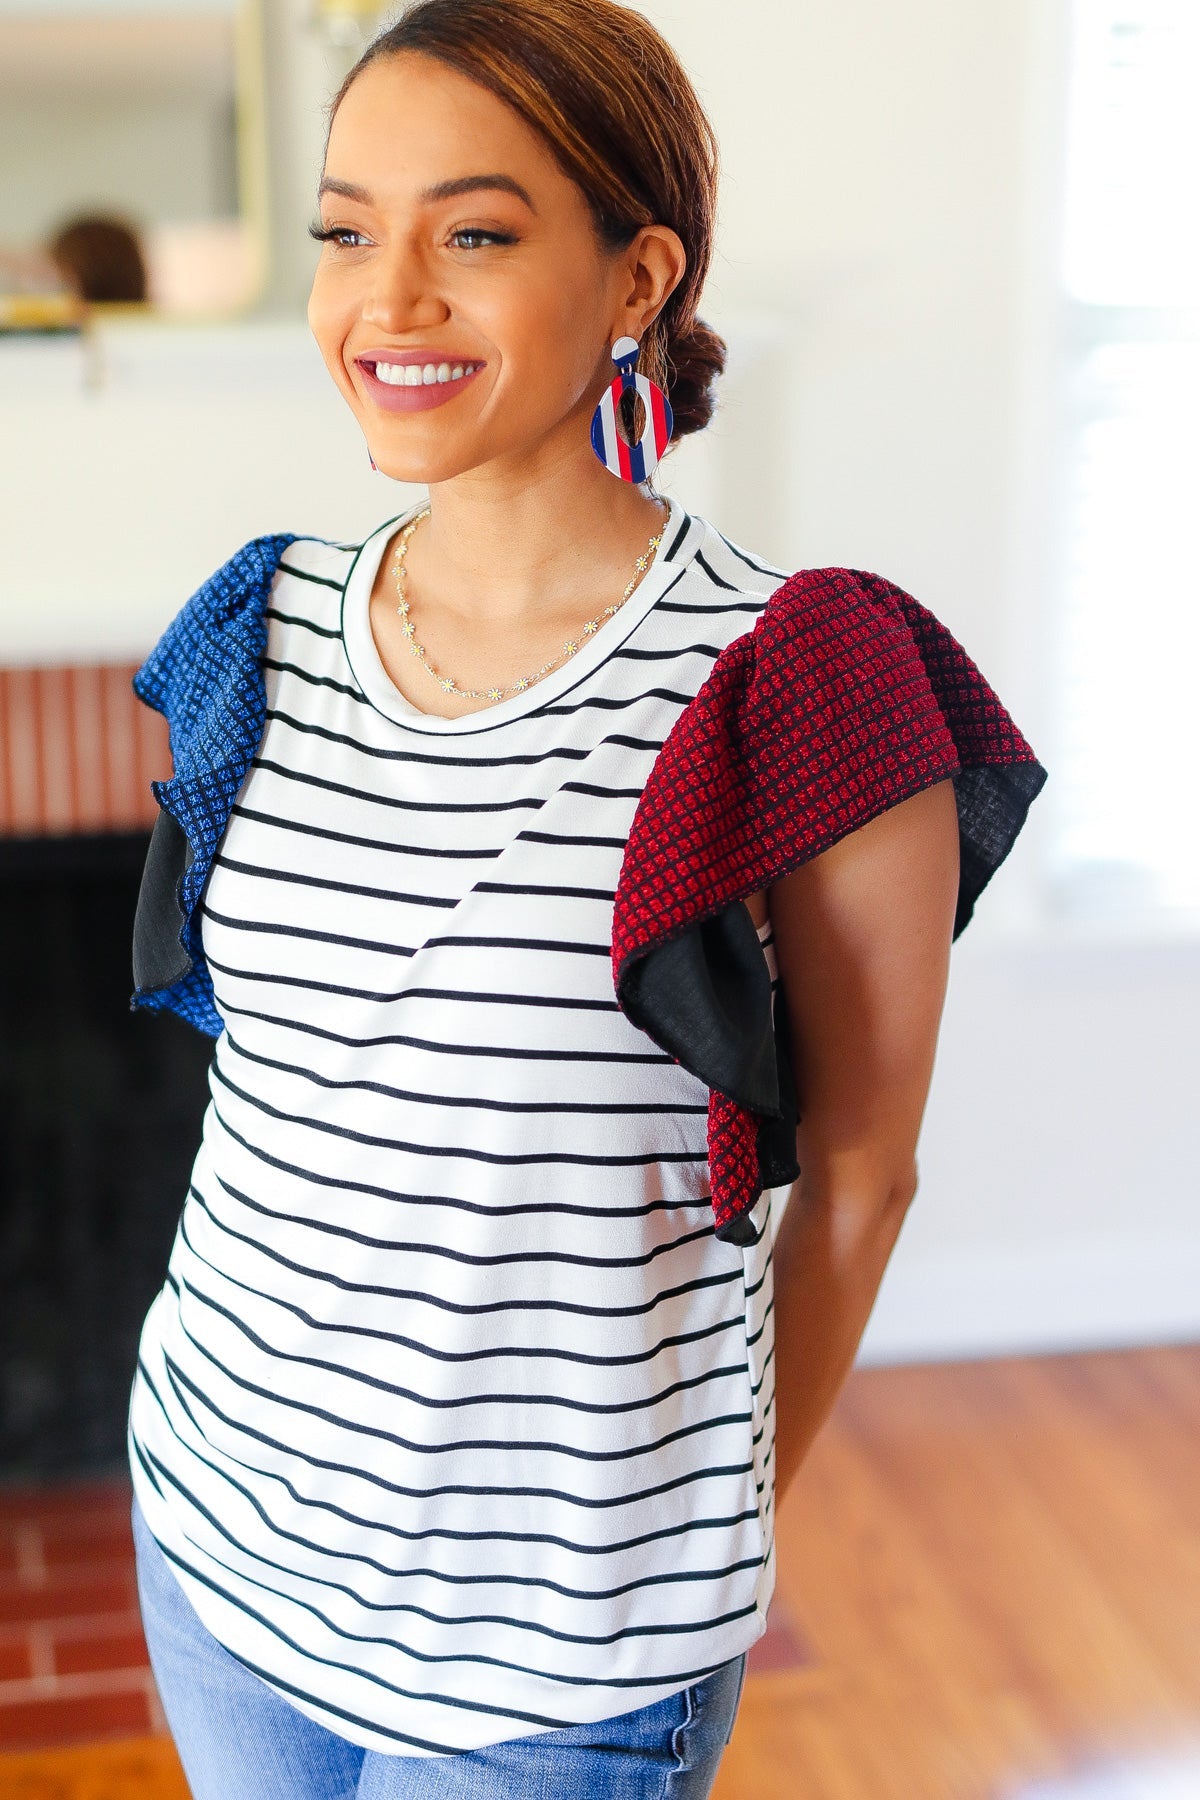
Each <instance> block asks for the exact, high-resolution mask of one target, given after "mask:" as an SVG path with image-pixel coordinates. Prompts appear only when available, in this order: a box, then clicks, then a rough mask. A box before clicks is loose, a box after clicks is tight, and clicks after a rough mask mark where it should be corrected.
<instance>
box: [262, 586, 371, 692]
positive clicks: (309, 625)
mask: <svg viewBox="0 0 1200 1800" xmlns="http://www.w3.org/2000/svg"><path fill="white" fill-rule="evenodd" d="M263 617H264V618H266V619H279V620H281V621H282V623H283V624H285V625H298V626H299V627H300V628H301V630H302V631H311V632H312V633H313V635H314V636H315V637H323V638H340V637H341V635H342V634H341V632H340V631H331V630H330V629H329V627H328V626H327V625H317V624H314V622H313V621H312V620H311V619H298V618H297V617H296V615H295V613H285V612H280V611H279V608H278V607H276V606H265V607H264V608H263ZM355 697H356V698H357V695H356V696H355Z"/></svg>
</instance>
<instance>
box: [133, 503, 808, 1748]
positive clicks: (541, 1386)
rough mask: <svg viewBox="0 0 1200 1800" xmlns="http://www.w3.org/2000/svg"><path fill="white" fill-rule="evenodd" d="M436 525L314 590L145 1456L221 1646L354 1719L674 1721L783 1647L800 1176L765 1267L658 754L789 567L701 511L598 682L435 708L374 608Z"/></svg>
mask: <svg viewBox="0 0 1200 1800" xmlns="http://www.w3.org/2000/svg"><path fill="white" fill-rule="evenodd" d="M417 510H419V509H418V507H416V506H414V507H412V508H411V509H410V510H409V511H408V512H406V513H404V514H402V515H401V516H400V517H399V518H397V519H392V520H389V521H388V522H387V523H386V524H385V525H383V526H381V527H380V529H379V530H378V531H377V532H375V533H374V534H373V535H372V536H371V537H369V538H368V539H367V540H366V542H365V543H364V544H362V545H361V546H359V547H357V548H350V549H347V548H346V547H344V546H339V545H336V544H331V543H327V542H325V541H323V540H319V539H313V538H304V539H299V540H297V541H296V542H295V543H294V544H292V545H291V546H290V547H289V548H288V550H287V552H286V554H285V557H284V565H283V567H282V568H281V570H280V571H279V573H278V575H277V576H276V578H275V582H274V586H273V588H272V592H271V599H270V605H269V610H268V635H267V650H266V660H265V676H266V692H267V721H266V727H265V730H264V733H263V736H262V738H261V740H260V743H259V746H258V750H257V754H256V755H255V757H254V760H253V763H252V766H251V768H250V769H249V771H248V773H247V775H246V779H245V781H244V783H243V785H242V787H241V789H240V791H239V794H238V797H237V800H236V803H235V805H234V808H233V812H232V815H231V817H230V820H229V824H228V826H227V828H226V831H225V834H224V836H223V838H222V840H221V844H220V847H219V849H218V853H217V856H216V859H215V863H214V865H213V868H212V872H211V874H210V876H209V880H208V883H207V886H206V889H205V892H204V895H203V898H202V903H201V904H202V932H203V943H204V949H205V955H206V957H207V959H208V963H209V966H210V969H211V972H212V978H213V984H214V994H215V1000H216V1004H217V1008H218V1010H219V1012H220V1015H221V1018H222V1019H223V1021H224V1029H223V1031H222V1033H221V1035H220V1037H219V1038H217V1040H216V1042H215V1046H214V1053H213V1061H212V1065H211V1072H210V1078H209V1083H210V1090H211V1097H210V1101H209V1105H208V1109H207V1112H206V1115H205V1119H204V1128H203V1135H202V1141H201V1144H200V1147H199V1151H198V1153H197V1156H196V1160H195V1165H194V1169H193V1172H192V1178H191V1183H190V1186H189V1189H188V1193H187V1196H186V1201H185V1204H184V1207H183V1212H182V1217H181V1220H180V1225H179V1230H178V1235H177V1238H176V1241H175V1246H174V1249H173V1251H172V1255H171V1260H170V1267H169V1273H168V1278H167V1281H166V1284H165V1286H164V1287H163V1289H162V1292H161V1293H160V1294H159V1296H158V1297H157V1299H156V1300H155V1302H154V1305H153V1306H152V1308H151V1310H150V1313H149V1316H148V1318H147V1320H146V1324H145V1328H144V1332H143V1336H142V1342H141V1353H140V1359H139V1368H138V1375H137V1379H136V1383H135V1387H134V1393H133V1400H132V1407H131V1414H130V1438H131V1452H132V1463H133V1469H134V1476H135V1484H136V1491H137V1495H138V1499H139V1501H140V1503H141V1506H142V1509H143V1511H144V1513H145V1516H146V1519H147V1521H148V1523H149V1525H150V1528H151V1530H152V1531H153V1533H154V1535H155V1537H156V1538H157V1539H158V1541H159V1543H160V1544H161V1546H162V1548H163V1550H164V1551H165V1553H166V1554H167V1556H168V1558H169V1559H170V1562H171V1564H172V1566H173V1567H174V1569H175V1571H176V1573H177V1575H178V1577H179V1579H180V1581H181V1583H182V1585H183V1587H184V1590H185V1592H186V1594H187V1596H188V1598H189V1599H190V1600H191V1602H192V1603H193V1605H194V1606H195V1608H196V1611H197V1612H198V1613H199V1615H200V1617H201V1619H202V1620H203V1622H204V1623H205V1625H206V1626H207V1627H208V1628H209V1630H210V1631H212V1632H213V1634H214V1635H215V1636H216V1638H217V1639H218V1640H219V1641H220V1642H221V1643H222V1644H224V1645H226V1646H227V1647H228V1649H229V1650H230V1651H232V1652H233V1654H234V1655H235V1656H237V1657H238V1658H239V1659H240V1660H241V1661H242V1662H244V1663H245V1664H246V1665H247V1666H248V1667H249V1668H251V1669H252V1670H254V1671H255V1672H256V1673H257V1674H258V1675H260V1676H261V1677H262V1678H263V1679H264V1680H265V1681H266V1682H268V1683H269V1684H270V1685H271V1686H272V1687H274V1688H275V1689H276V1690H278V1691H279V1692H280V1693H282V1694H283V1695H285V1696H286V1697H287V1698H288V1699H289V1700H290V1701H292V1702H293V1703H294V1704H295V1705H296V1706H298V1707H299V1708H300V1709H301V1710H302V1711H303V1712H305V1713H307V1714H309V1715H310V1716H311V1717H313V1718H315V1719H317V1720H319V1721H320V1722H321V1723H322V1724H324V1725H326V1726H328V1727H329V1728H330V1729H332V1730H334V1731H336V1732H338V1733H339V1734H340V1735H341V1736H343V1737H346V1738H349V1739H351V1740H352V1741H354V1742H356V1743H358V1744H362V1745H365V1746H367V1747H369V1748H372V1749H376V1750H383V1751H390V1752H393V1753H399V1754H404V1755H414V1756H440V1755H448V1754H452V1753H456V1752H460V1751H465V1750H472V1749H475V1748H478V1747H481V1746H484V1745H488V1744H492V1743H496V1742H499V1741H502V1740H504V1739H511V1738H519V1737H523V1736H527V1735H529V1734H531V1733H534V1732H538V1731H544V1730H552V1729H556V1728H560V1727H563V1726H566V1725H570V1724H575V1723H583V1722H587V1721H592V1720H597V1719H603V1718H609V1717H612V1716H613V1715H615V1714H619V1713H624V1712H629V1711H632V1710H635V1709H637V1708H640V1707H644V1706H648V1705H650V1704H652V1703H654V1702H656V1701H659V1700H662V1699H665V1698H666V1697H667V1696H668V1695H670V1694H672V1693H675V1692H677V1691H678V1690H679V1689H681V1688H683V1687H686V1686H689V1685H691V1684H692V1683H693V1682H696V1681H698V1680H700V1679H701V1678H702V1677H703V1676H704V1675H705V1674H706V1673H708V1672H710V1671H711V1670H713V1669H714V1668H716V1667H717V1666H718V1665H719V1664H721V1663H723V1662H725V1661H727V1660H728V1659H729V1658H731V1657H733V1656H736V1655H738V1654H739V1653H740V1652H742V1651H743V1650H746V1649H748V1648H749V1646H750V1645H751V1644H753V1643H754V1641H755V1640H756V1639H757V1638H758V1637H760V1636H761V1634H762V1633H763V1631H764V1630H765V1628H766V1615H767V1608H768V1603H769V1601H770V1599H771V1595H772V1591H773V1588H774V1582H775V1554H774V1507H773V1487H774V1459H773V1456H772V1447H773V1441H774V1408H773V1405H772V1396H773V1393H774V1360H773V1357H772V1311H771V1242H772V1232H773V1228H774V1225H775V1223H776V1222H777V1220H778V1216H779V1208H780V1205H781V1203H782V1200H783V1199H784V1198H785V1195H786V1190H779V1189H776V1190H774V1191H773V1192H772V1191H771V1190H768V1191H767V1192H766V1193H764V1194H763V1195H762V1196H761V1197H760V1199H759V1201H758V1205H757V1207H756V1209H755V1214H754V1219H755V1223H756V1224H758V1225H760V1226H762V1227H764V1229H763V1231H762V1235H761V1237H760V1240H759V1242H758V1243H757V1244H755V1245H753V1246H749V1247H746V1248H742V1247H739V1246H737V1245H734V1244H727V1243H722V1242H721V1241H720V1240H719V1239H718V1238H716V1237H715V1236H714V1233H713V1221H712V1209H711V1205H710V1202H709V1192H708V1169H707V1152H706V1124H707V1101H708V1093H707V1090H706V1089H705V1088H704V1087H703V1085H702V1084H701V1083H700V1082H699V1081H698V1080H697V1079H696V1078H695V1077H694V1076H692V1075H691V1074H690V1073H688V1072H687V1071H686V1070H684V1069H683V1068H681V1067H680V1066H679V1065H678V1064H677V1063H675V1062H674V1061H673V1060H672V1059H671V1058H670V1057H669V1056H667V1055H666V1054H664V1053H663V1052H662V1051H661V1050H660V1049H659V1048H658V1046H657V1045H656V1044H655V1043H654V1042H653V1041H652V1040H651V1039H650V1038H649V1037H648V1036H647V1035H646V1034H645V1033H644V1032H642V1031H640V1030H639V1029H638V1028H637V1027H635V1026H634V1025H633V1024H632V1023H631V1022H630V1021H629V1020H628V1019H627V1018H626V1017H625V1015H624V1013H623V1012H622V1011H621V1010H620V1008H619V1007H618V1005H617V1003H616V998H615V994H614V990H613V981H612V970H611V963H610V942H611V923H612V906H613V898H614V894H615V891H616V885H617V878H618V874H619V871H620V866H621V859H622V855H623V851H624V846H625V843H626V840H627V837H628V833H629V828H630V824H631V822H632V818H633V813H634V810H635V807H636V805H637V801H638V797H639V795H640V794H641V791H642V788H643V786H644V784H645V781H646V778H647V775H648V773H649V771H650V767H651V765H652V763H653V760H654V757H655V755H656V753H657V751H658V749H659V748H660V746H661V744H662V742H663V739H664V738H665V737H666V735H667V732H668V731H669V730H670V728H671V726H672V724H673V723H674V721H675V719H676V718H677V717H678V715H679V713H680V711H681V710H682V709H683V707H684V706H685V705H686V704H687V702H688V701H689V700H690V699H691V698H692V697H693V695H694V694H695V693H696V691H697V689H698V688H699V687H700V686H701V685H702V683H703V682H704V680H705V678H706V676H707V675H708V673H709V671H710V670H711V667H712V664H713V662H714V660H715V658H716V657H717V655H718V654H719V653H720V651H721V650H722V649H723V648H724V647H725V646H726V645H727V644H728V643H729V642H730V641H731V640H732V639H733V638H735V637H738V636H740V635H741V634H742V633H744V632H746V631H749V630H750V629H751V627H752V626H753V624H754V622H755V620H756V618H757V617H758V616H759V614H760V613H761V611H762V609H763V607H764V606H765V604H766V601H767V598H768V596H769V595H770V594H771V593H772V592H773V591H774V590H775V589H776V588H777V587H778V586H779V584H780V582H781V581H782V580H783V579H784V575H785V571H783V570H780V569H776V568H772V567H769V566H767V565H766V564H765V563H764V562H763V561H762V560H761V559H759V558H756V557H753V556H750V555H747V554H746V552H745V551H743V550H741V549H740V548H738V547H737V546H735V545H734V544H732V543H731V542H730V541H729V540H728V539H727V538H726V537H725V536H723V535H722V534H721V533H720V532H718V531H717V530H716V529H715V528H714V527H713V526H712V525H711V524H709V523H708V522H707V521H705V520H704V519H702V518H700V517H699V516H697V515H693V514H689V513H688V512H687V511H685V510H684V508H683V507H682V506H681V505H680V504H679V502H678V501H676V500H672V501H671V518H670V521H669V523H668V526H667V530H666V534H665V535H664V538H663V542H662V545H661V547H660V549H659V550H658V552H657V554H656V556H655V559H654V561H653V562H652V563H651V564H650V566H649V568H648V569H647V571H646V573H645V575H644V576H643V578H642V580H641V582H640V583H639V585H638V586H637V588H636V589H635V590H634V592H633V594H632V596H631V597H630V599H629V600H627V601H626V602H625V604H624V605H623V606H622V607H621V608H620V609H619V610H618V611H617V612H616V613H615V614H613V615H612V616H610V617H609V618H608V619H607V620H606V621H605V622H604V623H603V624H602V625H601V626H600V627H599V628H598V629H597V631H596V632H595V634H594V635H593V636H591V637H590V638H588V639H585V640H584V642H583V643H582V645H581V647H580V649H579V650H578V652H577V653H576V654H575V655H574V656H573V657H570V658H568V659H567V660H566V661H564V662H562V663H560V664H559V665H558V667H557V668H556V669H554V670H553V671H552V672H551V673H550V674H549V675H547V676H545V677H543V679H542V680H541V681H539V682H535V683H534V684H533V685H532V686H531V687H530V688H528V689H527V690H526V691H525V692H523V693H520V694H516V695H513V696H511V697H510V698H508V699H506V700H503V701H500V702H498V703H496V704H493V705H491V706H485V707H483V708H482V709H480V710H478V711H476V712H475V713H473V714H468V715H466V716H463V717H459V718H442V717H439V716H437V715H435V714H431V713H426V712H424V711H422V710H420V709H418V708H417V707H415V706H413V705H412V704H411V703H410V702H409V701H408V700H407V699H405V698H404V696H403V695H401V693H400V692H399V690H398V689H397V687H396V686H395V684H394V682H392V680H391V679H390V677H389V676H388V674H387V672H386V669H385V668H384V665H383V663H382V661H381V659H380V656H379V653H378V650H377V649H376V646H375V642H374V639H373V637H372V633H371V627H370V616H369V601H370V594H371V589H372V585H373V582H374V578H375V575H376V572H377V569H378V567H379V563H380V560H381V558H382V556H383V554H384V553H385V551H386V549H387V546H388V543H389V541H390V539H391V537H392V536H393V534H394V533H395V532H396V530H397V529H398V528H399V526H400V525H401V524H403V523H404V522H405V521H406V520H407V519H408V518H410V517H411V516H412V515H413V513H415V512H416V511H417ZM759 935H760V939H761V941H762V943H763V946H764V951H765V954H766V956H767V960H768V965H769V968H770V973H771V977H772V980H773V981H775V980H777V978H778V977H777V970H776V966H775V960H774V954H773V950H772V943H771V933H770V927H769V926H764V927H762V929H761V930H760V933H759ZM772 1207H774V1212H773V1211H772Z"/></svg>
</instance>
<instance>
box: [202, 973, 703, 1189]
mask: <svg viewBox="0 0 1200 1800" xmlns="http://www.w3.org/2000/svg"><path fill="white" fill-rule="evenodd" d="M209 960H211V959H209ZM221 1007H222V1011H223V1012H226V1013H232V1014H233V1015H234V1016H235V1017H237V1018H239V1019H257V1020H258V1021H259V1023H260V1024H264V1025H278V1026H280V1027H281V1028H283V1029H286V1030H288V1031H294V1032H301V1033H303V1034H305V1035H306V1036H308V1037H317V1038H324V1039H325V1041H326V1042H327V1043H332V1044H344V1045H345V1046H346V1047H347V1048H348V1049H352V1050H366V1049H374V1048H376V1047H377V1046H381V1045H384V1044H398V1045H403V1046H405V1047H406V1048H408V1049H412V1050H426V1051H428V1052H429V1054H430V1055H432V1056H456V1057H457V1056H481V1057H486V1058H488V1059H492V1058H497V1059H500V1060H504V1061H508V1060H513V1059H517V1060H520V1059H525V1060H528V1061H531V1062H569V1063H596V1064H599V1065H600V1066H608V1065H610V1064H611V1065H612V1066H613V1067H618V1068H619V1067H621V1066H623V1065H628V1064H638V1065H644V1066H647V1067H650V1066H657V1065H659V1064H663V1063H671V1062H674V1060H675V1059H674V1057H672V1056H669V1055H668V1054H667V1053H666V1051H665V1050H658V1049H653V1048H650V1049H646V1050H581V1049H565V1050H561V1049H556V1048H554V1047H553V1046H550V1045H546V1046H544V1047H538V1048H530V1049H525V1048H524V1047H522V1046H520V1045H513V1046H510V1045H508V1044H478V1043H465V1044H455V1043H448V1042H446V1041H445V1040H444V1039H434V1038H421V1037H413V1036H412V1035H411V1033H408V1032H403V1031H386V1032H380V1033H378V1034H376V1035H375V1036H373V1037H363V1038H360V1037H352V1036H348V1035H347V1034H346V1033H344V1032H341V1031H331V1030H329V1029H328V1028H327V1027H326V1026H323V1025H313V1024H311V1023H310V1022H309V1021H308V1020H305V1019H292V1018H282V1017H281V1016H280V1015H279V1014H278V1013H265V1012H259V1011H257V1010H256V1009H255V1008H253V1007H249V1006H234V1005H232V1004H231V1003H230V1002H229V1001H228V1000H222V1002H221ZM638 1211H639V1216H640V1211H641V1209H640V1208H639V1209H638ZM613 1216H614V1218H619V1217H621V1216H622V1215H621V1213H620V1210H619V1209H618V1210H617V1211H616V1212H615V1213H614V1214H613Z"/></svg>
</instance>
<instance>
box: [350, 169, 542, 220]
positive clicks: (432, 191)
mask: <svg viewBox="0 0 1200 1800" xmlns="http://www.w3.org/2000/svg"><path fill="white" fill-rule="evenodd" d="M480 189H499V191H500V192H501V193H505V194H515V195H516V196H517V199H518V200H523V201H524V202H525V204H526V206H527V207H528V208H529V210H530V212H534V213H535V212H536V211H537V207H536V206H535V205H534V204H533V201H532V199H531V198H530V195H529V193H528V191H527V189H525V188H523V187H522V186H521V183H520V182H519V181H514V179H513V177H512V176H511V175H455V176H453V177H452V178H451V179H450V180H449V181H435V182H434V184H433V186H432V187H426V188H422V189H421V191H420V193H419V194H418V195H417V199H418V200H419V201H420V202H421V203H422V205H425V206H430V205H432V204H433V203H434V202H435V201H437V200H452V199H454V197H455V196H456V195H457V194H473V193H476V192H478V191H479V190H480ZM322 194H340V195H341V197H342V198H343V200H357V201H358V202H359V204H360V205H362V206H370V205H371V204H372V201H371V196H370V194H369V193H368V192H367V190H366V188H364V187H359V186H358V184H357V183H356V182H353V181H339V180H338V179H337V178H336V176H333V175H323V176H322V177H321V185H320V187H319V188H318V189H317V198H318V200H319V199H320V198H321V195H322Z"/></svg>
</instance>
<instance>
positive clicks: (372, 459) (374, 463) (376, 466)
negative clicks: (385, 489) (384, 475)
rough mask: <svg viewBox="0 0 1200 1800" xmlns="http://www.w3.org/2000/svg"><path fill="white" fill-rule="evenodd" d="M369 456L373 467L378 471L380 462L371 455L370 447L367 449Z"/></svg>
mask: <svg viewBox="0 0 1200 1800" xmlns="http://www.w3.org/2000/svg"><path fill="white" fill-rule="evenodd" d="M367 456H368V457H369V458H370V463H371V467H372V468H373V469H374V470H376V472H378V469H379V464H378V463H377V462H376V461H375V458H374V457H373V456H372V455H371V452H370V449H368V450H367Z"/></svg>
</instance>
